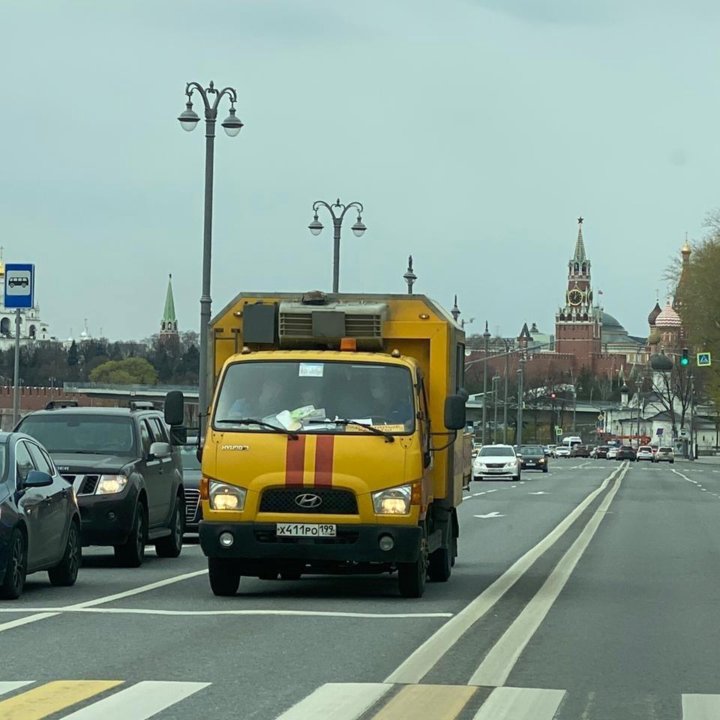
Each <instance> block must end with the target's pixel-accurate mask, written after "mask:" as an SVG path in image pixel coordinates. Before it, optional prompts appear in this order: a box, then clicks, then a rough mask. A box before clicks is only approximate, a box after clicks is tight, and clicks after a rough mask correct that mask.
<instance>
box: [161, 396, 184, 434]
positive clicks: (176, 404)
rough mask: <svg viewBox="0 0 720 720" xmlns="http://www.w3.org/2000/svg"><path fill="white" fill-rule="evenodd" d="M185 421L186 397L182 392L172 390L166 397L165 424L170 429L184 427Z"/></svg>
mask: <svg viewBox="0 0 720 720" xmlns="http://www.w3.org/2000/svg"><path fill="white" fill-rule="evenodd" d="M184 421H185V396H184V395H183V394H182V392H181V391H180V390H171V391H170V392H169V393H168V394H167V395H166V396H165V422H166V423H167V424H168V425H170V427H177V426H179V425H182V424H183V423H184Z"/></svg>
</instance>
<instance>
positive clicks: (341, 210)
mask: <svg viewBox="0 0 720 720" xmlns="http://www.w3.org/2000/svg"><path fill="white" fill-rule="evenodd" d="M321 207H324V208H325V209H326V210H327V211H328V212H329V213H330V216H331V217H332V221H333V240H334V244H333V292H334V293H338V292H339V291H340V290H339V288H340V231H341V229H342V223H343V220H344V219H345V213H346V212H347V211H348V210H350V208H355V209H356V210H357V220H356V221H355V224H354V225H353V226H352V227H351V228H350V229H351V230H352V231H353V235H355V237H362V235H363V234H364V233H365V230H367V228H366V227H365V224H364V223H363V221H362V213H363V211H364V208H363V206H362V203H359V202H357V201H353V202H351V203H348V204H347V205H344V204H343V203H341V202H340V198H338V199H337V200H336V201H335V202H334V203H332V204H330V203H326V202H325V201H324V200H316V201H315V202H314V203H313V206H312V209H313V213H314V217H313V220H312V222H311V223H310V224H309V225H308V229H309V230H310V232H311V233H312V234H313V235H319V234H320V233H321V232H322V230H323V224H322V223H321V222H320V220H319V219H318V210H319V209H320V208H321ZM335 209H337V212H335Z"/></svg>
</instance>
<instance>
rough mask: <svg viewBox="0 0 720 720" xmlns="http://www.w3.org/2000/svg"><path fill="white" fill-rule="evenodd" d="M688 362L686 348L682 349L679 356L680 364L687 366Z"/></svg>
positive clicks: (688, 357)
mask: <svg viewBox="0 0 720 720" xmlns="http://www.w3.org/2000/svg"><path fill="white" fill-rule="evenodd" d="M689 364H690V356H689V355H688V349H687V348H683V349H682V357H681V358H680V366H681V367H687V366H688V365H689Z"/></svg>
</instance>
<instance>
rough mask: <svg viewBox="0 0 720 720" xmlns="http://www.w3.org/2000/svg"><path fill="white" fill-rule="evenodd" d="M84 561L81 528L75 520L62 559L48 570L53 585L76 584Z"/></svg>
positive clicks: (71, 524) (69, 531)
mask: <svg viewBox="0 0 720 720" xmlns="http://www.w3.org/2000/svg"><path fill="white" fill-rule="evenodd" d="M81 561H82V546H81V544H80V530H79V529H78V525H77V523H76V522H75V521H74V520H73V521H72V522H71V523H70V529H69V530H68V539H67V544H66V545H65V552H64V554H63V557H62V560H61V561H60V562H59V563H58V564H57V565H56V566H55V567H53V568H50V569H49V570H48V578H50V583H51V584H52V585H58V586H60V587H70V586H71V585H74V584H75V581H76V580H77V576H78V570H79V569H80V563H81Z"/></svg>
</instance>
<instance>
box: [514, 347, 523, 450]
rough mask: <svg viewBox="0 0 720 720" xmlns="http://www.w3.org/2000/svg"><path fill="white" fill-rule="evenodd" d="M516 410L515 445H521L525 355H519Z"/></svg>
mask: <svg viewBox="0 0 720 720" xmlns="http://www.w3.org/2000/svg"><path fill="white" fill-rule="evenodd" d="M517 373H518V409H517V431H516V433H515V444H516V445H517V446H518V447H520V445H522V432H523V383H524V380H525V355H524V354H521V355H520V367H519V368H518V371H517Z"/></svg>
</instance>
